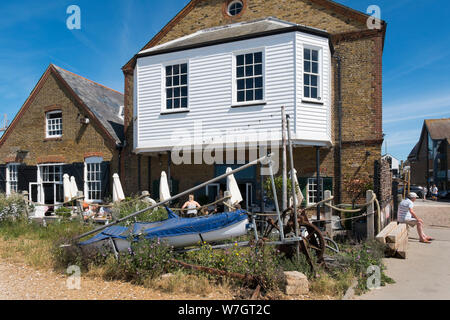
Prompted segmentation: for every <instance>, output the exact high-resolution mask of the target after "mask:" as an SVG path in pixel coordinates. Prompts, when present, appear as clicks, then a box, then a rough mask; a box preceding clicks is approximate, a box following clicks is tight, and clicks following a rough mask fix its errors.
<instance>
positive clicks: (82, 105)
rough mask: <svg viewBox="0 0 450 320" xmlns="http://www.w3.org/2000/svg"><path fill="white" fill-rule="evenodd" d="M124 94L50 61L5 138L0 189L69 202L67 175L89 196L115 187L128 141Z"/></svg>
mask: <svg viewBox="0 0 450 320" xmlns="http://www.w3.org/2000/svg"><path fill="white" fill-rule="evenodd" d="M122 111H123V94H121V93H119V92H116V91H114V90H111V89H109V88H106V87H104V86H102V85H100V84H97V83H95V82H92V81H90V80H87V79H85V78H83V77H80V76H78V75H75V74H73V73H71V72H69V71H66V70H64V69H62V68H60V67H57V66H54V65H50V66H49V67H48V68H47V70H46V71H45V73H44V75H43V76H42V77H41V79H40V80H39V82H38V84H37V85H36V87H35V88H34V90H33V91H32V93H31V95H30V96H29V98H28V99H27V101H26V102H25V104H24V105H23V106H22V108H21V109H20V111H19V113H18V114H17V115H16V117H15V119H14V120H13V121H12V123H11V125H10V126H9V127H8V129H7V130H6V132H5V133H4V134H3V136H2V137H1V140H0V189H1V191H2V192H6V193H7V194H11V193H12V192H22V191H28V192H29V193H30V198H31V199H32V200H33V201H35V202H39V203H45V204H58V203H61V202H63V201H64V194H63V175H64V174H66V173H67V174H69V176H74V177H75V178H76V181H77V185H78V189H79V190H80V191H84V194H85V197H86V200H87V201H90V202H98V201H101V200H103V199H104V198H105V197H108V196H109V195H110V194H111V192H110V189H111V183H110V181H112V180H111V177H112V174H113V173H115V172H118V171H119V165H118V164H119V158H120V149H121V147H122V142H123V139H124V137H123V114H122Z"/></svg>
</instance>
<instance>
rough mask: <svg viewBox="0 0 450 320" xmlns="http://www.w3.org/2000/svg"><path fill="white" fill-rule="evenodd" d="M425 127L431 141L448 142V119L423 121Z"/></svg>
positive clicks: (449, 124) (449, 136) (449, 138)
mask: <svg viewBox="0 0 450 320" xmlns="http://www.w3.org/2000/svg"><path fill="white" fill-rule="evenodd" d="M425 125H426V126H427V129H428V132H429V133H430V135H431V139H433V140H447V141H450V118H448V119H433V120H425Z"/></svg>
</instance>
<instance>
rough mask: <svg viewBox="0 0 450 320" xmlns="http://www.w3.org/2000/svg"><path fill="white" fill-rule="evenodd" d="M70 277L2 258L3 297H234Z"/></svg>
mask: <svg viewBox="0 0 450 320" xmlns="http://www.w3.org/2000/svg"><path fill="white" fill-rule="evenodd" d="M67 279H68V278H67V277H65V276H64V275H61V274H57V273H55V272H52V271H42V270H39V271H37V270H34V269H32V268H29V267H26V266H23V265H18V264H10V263H7V262H0V300H175V299H176V300H202V299H205V300H209V299H224V300H229V299H231V298H232V297H231V296H226V295H220V294H218V293H215V294H214V296H212V295H211V296H203V297H201V296H195V295H189V296H188V295H172V294H164V293H160V292H157V291H154V290H151V289H146V288H144V287H140V286H135V285H132V284H129V283H124V282H118V281H113V282H106V281H103V280H102V279H99V278H98V279H97V278H90V277H89V278H88V277H82V279H81V289H80V290H69V289H68V288H67Z"/></svg>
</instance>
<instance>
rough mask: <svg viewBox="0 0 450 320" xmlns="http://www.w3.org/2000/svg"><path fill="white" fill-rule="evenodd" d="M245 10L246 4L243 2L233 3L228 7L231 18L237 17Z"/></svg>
mask: <svg viewBox="0 0 450 320" xmlns="http://www.w3.org/2000/svg"><path fill="white" fill-rule="evenodd" d="M242 9H244V4H243V3H242V1H233V2H231V3H230V4H229V5H228V14H229V15H230V16H232V17H233V16H237V15H238V14H240V13H241V12H242Z"/></svg>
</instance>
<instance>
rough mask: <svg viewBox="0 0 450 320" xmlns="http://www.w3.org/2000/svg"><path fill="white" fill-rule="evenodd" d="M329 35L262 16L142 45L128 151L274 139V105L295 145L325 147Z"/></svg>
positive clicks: (277, 124) (277, 130) (277, 132)
mask: <svg viewBox="0 0 450 320" xmlns="http://www.w3.org/2000/svg"><path fill="white" fill-rule="evenodd" d="M332 53H333V47H332V44H331V41H330V35H329V34H328V33H326V32H325V31H323V30H319V29H314V28H309V27H306V26H302V25H298V24H294V23H290V22H286V21H282V20H278V19H275V18H266V19H263V20H256V21H252V22H243V23H237V24H232V25H228V26H222V27H217V28H211V29H206V30H202V31H198V32H195V33H193V34H191V35H188V36H185V37H182V38H179V39H176V40H173V41H170V42H167V43H164V44H162V45H159V46H156V47H152V48H150V49H147V50H143V51H141V52H140V53H139V54H138V55H137V64H136V68H135V71H134V72H135V77H134V79H135V80H134V81H135V84H134V119H135V121H134V128H135V130H134V133H135V136H134V149H135V151H136V152H138V153H143V152H155V151H166V150H171V149H172V148H174V147H179V146H184V145H193V144H195V145H199V144H201V145H215V144H218V145H222V144H225V143H227V144H230V143H231V142H233V141H234V142H237V143H240V144H242V143H247V144H250V145H254V144H256V143H258V142H261V140H264V138H261V137H267V140H270V141H279V140H281V107H282V106H285V107H286V110H287V113H288V114H289V115H290V117H291V119H292V123H293V124H292V126H293V128H292V131H293V139H294V143H295V144H297V145H319V146H329V145H331V92H330V88H331V56H332Z"/></svg>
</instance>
